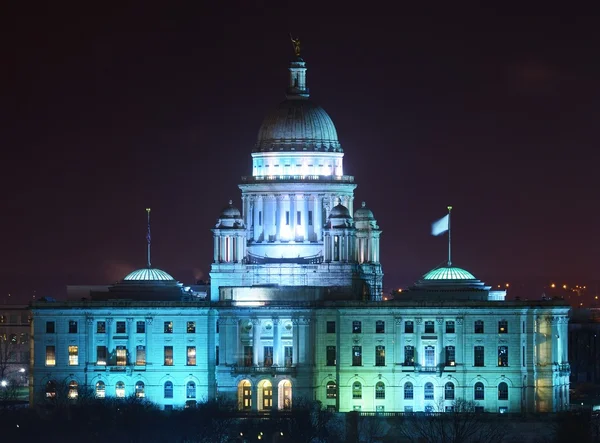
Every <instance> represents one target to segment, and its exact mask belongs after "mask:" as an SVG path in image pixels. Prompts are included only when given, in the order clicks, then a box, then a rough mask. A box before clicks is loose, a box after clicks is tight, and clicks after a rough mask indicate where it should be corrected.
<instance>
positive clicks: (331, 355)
mask: <svg viewBox="0 0 600 443" xmlns="http://www.w3.org/2000/svg"><path fill="white" fill-rule="evenodd" d="M336 358H337V357H336V349H335V346H327V366H335V365H336Z"/></svg>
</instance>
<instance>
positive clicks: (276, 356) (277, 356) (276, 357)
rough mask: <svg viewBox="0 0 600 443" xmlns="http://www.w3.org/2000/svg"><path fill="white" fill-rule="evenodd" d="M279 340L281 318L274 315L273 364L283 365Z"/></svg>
mask: <svg viewBox="0 0 600 443" xmlns="http://www.w3.org/2000/svg"><path fill="white" fill-rule="evenodd" d="M279 348H280V340H279V318H277V317H273V364H275V365H277V366H282V364H281V350H280V349H279Z"/></svg>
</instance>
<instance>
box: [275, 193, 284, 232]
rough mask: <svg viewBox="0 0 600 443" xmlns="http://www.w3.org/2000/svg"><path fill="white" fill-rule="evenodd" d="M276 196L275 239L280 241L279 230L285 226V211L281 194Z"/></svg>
mask: <svg viewBox="0 0 600 443" xmlns="http://www.w3.org/2000/svg"><path fill="white" fill-rule="evenodd" d="M276 198H277V212H276V217H277V231H276V240H277V241H281V232H282V227H283V226H285V211H284V207H283V195H281V194H278V195H277V196H276Z"/></svg>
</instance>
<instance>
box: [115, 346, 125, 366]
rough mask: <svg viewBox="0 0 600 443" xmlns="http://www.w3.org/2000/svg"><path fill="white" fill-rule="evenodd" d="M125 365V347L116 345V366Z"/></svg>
mask: <svg viewBox="0 0 600 443" xmlns="http://www.w3.org/2000/svg"><path fill="white" fill-rule="evenodd" d="M126 365H127V348H126V347H125V346H117V366H126Z"/></svg>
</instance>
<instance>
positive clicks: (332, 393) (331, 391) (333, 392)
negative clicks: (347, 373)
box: [325, 381, 337, 398]
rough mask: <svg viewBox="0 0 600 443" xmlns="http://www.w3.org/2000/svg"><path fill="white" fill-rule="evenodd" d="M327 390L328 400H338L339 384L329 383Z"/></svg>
mask: <svg viewBox="0 0 600 443" xmlns="http://www.w3.org/2000/svg"><path fill="white" fill-rule="evenodd" d="M325 389H326V397H327V398H337V384H336V383H335V382H334V381H328V382H327V386H326V388H325Z"/></svg>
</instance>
